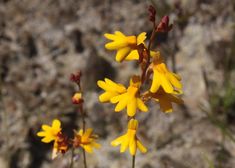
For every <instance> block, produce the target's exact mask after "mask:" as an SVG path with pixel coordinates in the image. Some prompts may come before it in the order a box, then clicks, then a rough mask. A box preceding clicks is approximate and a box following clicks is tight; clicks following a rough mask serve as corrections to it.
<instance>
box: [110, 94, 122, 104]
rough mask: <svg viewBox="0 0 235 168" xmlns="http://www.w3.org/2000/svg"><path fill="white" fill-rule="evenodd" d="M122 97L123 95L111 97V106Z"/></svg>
mask: <svg viewBox="0 0 235 168" xmlns="http://www.w3.org/2000/svg"><path fill="white" fill-rule="evenodd" d="M122 97H123V95H117V96H115V97H112V98H111V99H110V102H111V103H113V104H115V103H117V102H119V101H120V100H121V98H122Z"/></svg>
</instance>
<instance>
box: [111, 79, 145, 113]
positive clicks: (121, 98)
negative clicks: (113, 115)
mask: <svg viewBox="0 0 235 168" xmlns="http://www.w3.org/2000/svg"><path fill="white" fill-rule="evenodd" d="M139 88H140V77H139V76H133V77H132V79H131V80H130V85H129V87H128V88H127V90H126V91H125V92H124V93H122V94H119V95H117V96H115V97H113V98H111V103H117V106H116V108H115V112H120V111H122V110H123V109H125V108H127V115H128V116H131V117H132V116H134V115H135V113H136V110H137V108H138V109H139V110H141V111H143V112H147V111H148V108H147V106H145V104H144V102H143V101H142V100H141V98H140V95H139Z"/></svg>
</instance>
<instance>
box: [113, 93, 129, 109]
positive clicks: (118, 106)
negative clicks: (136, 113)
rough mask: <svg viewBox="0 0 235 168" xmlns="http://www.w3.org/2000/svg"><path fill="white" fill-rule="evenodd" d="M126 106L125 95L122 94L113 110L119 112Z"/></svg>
mask: <svg viewBox="0 0 235 168" xmlns="http://www.w3.org/2000/svg"><path fill="white" fill-rule="evenodd" d="M126 106H127V96H126V94H123V95H122V97H121V100H120V101H119V102H118V104H117V106H116V107H115V111H116V112H119V111H122V110H123V109H124V108H125V107H126Z"/></svg>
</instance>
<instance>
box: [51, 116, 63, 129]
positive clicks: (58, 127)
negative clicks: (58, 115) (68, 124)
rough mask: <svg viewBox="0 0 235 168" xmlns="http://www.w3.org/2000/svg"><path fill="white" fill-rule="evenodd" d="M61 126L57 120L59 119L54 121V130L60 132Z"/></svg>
mask: <svg viewBox="0 0 235 168" xmlns="http://www.w3.org/2000/svg"><path fill="white" fill-rule="evenodd" d="M60 125H61V123H60V121H59V120H57V119H55V120H53V123H52V128H54V129H57V130H60Z"/></svg>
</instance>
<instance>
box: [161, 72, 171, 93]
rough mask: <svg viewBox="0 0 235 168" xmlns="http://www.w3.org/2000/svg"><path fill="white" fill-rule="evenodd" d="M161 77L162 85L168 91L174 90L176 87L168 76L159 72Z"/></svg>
mask: <svg viewBox="0 0 235 168" xmlns="http://www.w3.org/2000/svg"><path fill="white" fill-rule="evenodd" d="M159 78H160V81H161V86H162V88H163V89H164V90H165V92H167V93H172V92H174V88H173V87H172V85H171V83H170V82H169V81H168V80H167V78H166V76H165V75H163V74H161V73H159Z"/></svg>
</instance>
